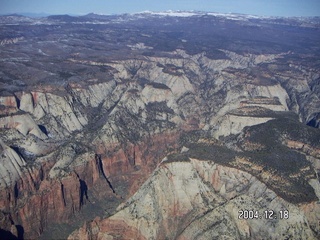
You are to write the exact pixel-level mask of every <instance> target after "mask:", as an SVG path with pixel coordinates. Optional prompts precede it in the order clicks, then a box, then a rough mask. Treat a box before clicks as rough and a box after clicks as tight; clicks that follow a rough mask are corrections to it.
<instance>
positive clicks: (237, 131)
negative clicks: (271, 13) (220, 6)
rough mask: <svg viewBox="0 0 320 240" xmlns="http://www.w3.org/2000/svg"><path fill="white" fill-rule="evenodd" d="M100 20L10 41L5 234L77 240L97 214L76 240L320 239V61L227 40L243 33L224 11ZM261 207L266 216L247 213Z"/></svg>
mask: <svg viewBox="0 0 320 240" xmlns="http://www.w3.org/2000/svg"><path fill="white" fill-rule="evenodd" d="M126 17H128V16H126ZM126 17H124V19H126ZM149 17H150V16H149ZM0 18H1V17H0ZM61 18H63V17H61ZM87 18H90V17H87ZM87 18H84V19H82V20H83V22H80V23H81V24H80V23H79V24H74V23H75V22H72V24H71V23H70V24H67V23H66V22H68V21H69V20H70V19H69V20H68V19H67V20H66V19H62V20H61V19H60V18H59V17H58V18H57V19H55V18H49V19H46V20H43V19H42V20H39V21H40V22H41V21H48V22H42V24H43V25H44V26H45V27H46V28H48V29H49V30H50V31H47V30H45V29H44V28H43V26H42V25H41V24H40V25H41V26H40V25H39V26H38V25H32V24H30V25H28V24H27V23H26V28H27V29H29V30H30V32H28V34H27V33H25V35H26V36H29V37H25V38H21V39H19V42H14V44H8V45H6V47H8V50H6V49H5V48H4V47H3V46H1V48H2V49H1V56H2V57H3V59H4V60H3V61H0V65H1V69H3V71H1V72H0V84H1V91H0V134H1V135H0V138H1V139H0V231H3V232H5V233H8V234H12V235H15V236H18V237H19V238H26V239H28V238H43V239H48V238H66V237H67V236H68V235H69V234H70V233H71V232H72V231H73V230H74V229H76V228H79V227H80V226H82V225H83V223H84V222H85V221H89V220H91V219H93V218H95V217H96V216H97V218H95V220H94V221H91V222H87V223H85V225H84V226H83V227H81V228H79V230H76V231H75V232H74V233H73V234H72V235H71V236H70V237H69V238H71V239H82V238H83V239H106V238H111V237H114V238H116V239H117V238H119V239H126V238H137V239H139V238H140V239H163V238H165V237H167V238H169V239H195V238H200V239H201V238H202V239H206V238H208V236H210V237H212V236H213V237H218V236H221V237H225V238H232V237H234V236H235V237H234V238H237V239H241V238H243V239H246V238H252V239H257V238H258V239H259V238H263V237H265V236H268V238H270V239H278V238H279V236H282V238H283V239H285V238H294V237H297V238H298V236H302V238H307V239H308V238H310V239H312V238H317V237H319V226H318V225H317V224H318V223H317V219H319V217H320V216H319V204H318V202H317V201H318V198H319V195H320V190H319V189H320V187H319V186H320V185H319V178H318V174H319V171H320V157H319V149H320V142H319V139H320V138H319V136H320V133H319V129H318V127H319V124H318V122H319V118H318V117H319V112H320V104H319V99H318V97H317V96H318V94H319V90H320V88H319V84H320V82H319V81H318V80H319V76H320V75H319V74H320V73H319V68H318V67H317V61H314V59H317V56H316V55H313V54H314V53H313V51H312V52H310V49H309V48H307V47H306V48H302V49H300V48H299V49H298V50H299V51H298V50H297V53H293V52H290V51H288V50H287V46H282V45H281V44H282V41H280V40H279V39H272V41H271V42H272V43H273V42H274V41H278V44H279V46H278V48H279V49H276V50H274V49H270V47H269V45H268V44H266V45H263V46H260V45H259V46H256V45H255V44H257V43H256V42H255V41H253V42H252V41H251V40H250V41H251V42H250V43H251V44H253V43H254V44H253V45H254V46H250V47H247V48H248V49H249V50H248V49H247V48H246V47H245V48H244V50H243V47H244V46H249V45H248V43H247V42H242V41H244V40H243V39H240V40H239V41H240V42H234V43H231V42H229V43H228V41H226V44H227V45H226V44H225V42H224V41H221V43H220V42H219V43H217V42H215V41H216V40H215V39H216V36H218V35H219V36H220V34H221V33H219V32H214V31H217V29H221V30H223V29H224V28H225V26H224V24H227V25H228V24H230V26H231V27H234V28H235V29H237V28H238V27H240V26H238V25H237V24H238V23H235V22H232V21H231V22H229V20H226V21H227V22H226V23H223V22H221V21H220V20H221V19H220V18H216V17H210V16H206V17H204V18H202V17H200V18H198V17H197V19H198V20H199V22H202V21H204V22H203V24H202V25H201V28H200V27H199V26H198V25H196V26H198V27H196V26H195V25H194V24H198V23H195V22H194V21H191V22H192V23H190V22H188V21H189V20H190V19H189V18H186V19H185V20H183V21H182V20H181V19H180V18H178V19H176V18H173V19H171V18H169V20H168V19H167V18H159V19H158V18H157V21H160V22H162V21H164V24H158V23H157V24H156V26H154V24H153V23H154V20H155V19H153V17H151V18H150V19H151V20H150V22H144V21H143V22H140V21H141V20H139V19H140V18H139V17H138V18H136V17H134V16H132V19H129V20H128V19H127V20H124V19H120V20H121V21H125V22H126V23H129V22H130V24H133V26H135V27H133V28H130V29H129V28H128V27H127V26H126V25H125V24H124V23H121V21H120V20H119V19H113V17H110V19H111V20H103V19H104V17H102V19H100V20H97V19H95V18H94V20H92V19H91V20H90V19H87ZM207 18H208V19H211V18H212V19H211V20H212V21H213V22H214V23H215V24H216V25H214V24H213V25H212V23H211V22H210V24H209V23H208V22H207V21H208V19H207ZM59 19H60V20H59ZM71 19H72V21H76V20H75V19H73V18H72V17H71ZM188 19H189V20H188ZM206 19H207V20H206ZM0 20H1V19H0ZM78 20H79V19H78ZM211 20H210V21H211ZM28 21H29V20H28ZM30 21H32V20H30ZM60 21H62V22H60ZM65 21H66V22H65ZM70 21H71V20H70ZM88 21H89V22H90V24H89V23H88ZM91 21H92V22H91ZM97 21H102V22H103V21H110V22H108V24H106V23H105V22H104V23H103V24H101V22H98V23H99V24H97ZM127 21H128V22H127ZM166 21H168V22H166ZM0 22H1V21H0ZM91 23H92V24H91ZM241 23H242V24H248V22H247V21H241ZM87 24H89V25H87ZM141 24H142V25H141ZM175 24H182V26H181V33H179V34H182V35H183V34H186V36H184V37H183V38H182V35H181V36H180V37H178V38H176V37H172V36H171V35H170V34H173V33H174V34H173V36H176V34H178V33H177V32H176V30H172V29H171V27H172V26H175ZM183 24H186V26H187V28H185V27H186V26H185V25H183ZM221 24H222V25H221ZM234 24H236V26H235V25H234ZM252 24H253V23H252ZM263 24H267V25H268V24H270V23H263ZM310 24H311V23H310ZM8 26H9V25H8ZM8 26H7V25H6V24H4V25H1V24H0V28H1V29H2V28H3V29H4V30H3V32H7V31H11V28H9V27H8ZM10 26H11V25H10ZM58 26H59V27H58ZM141 26H143V27H141ZM212 26H217V27H216V28H214V29H213V28H212ZM268 26H269V25H268ZM312 26H313V25H312ZM190 27H191V28H190ZM202 27H205V28H209V29H211V30H210V31H207V32H206V34H208V37H205V38H203V39H202V38H201V39H199V37H201V36H202V37H203V35H201V34H200V35H199V34H192V36H189V35H188V34H189V32H190V29H191V30H192V31H196V32H197V31H200V30H201V29H202ZM314 27H316V26H314ZM60 28H61V29H60ZM91 28H92V29H95V30H97V31H96V32H95V33H92V34H96V35H90V34H87V31H89V30H90V33H91ZM162 28H164V29H162ZM297 28H299V26H298V27H297ZM119 29H120V30H119ZM134 29H138V30H134ZM155 29H156V30H155ZM186 29H187V30H186ZM243 29H246V28H243ZM250 29H251V27H250ZM270 29H273V25H272V27H271V28H270ZM270 29H269V30H270ZM299 29H300V28H299ZM251 30H252V29H251ZM17 31H23V30H21V29H20V30H19V29H18V30H17ZM192 31H191V32H192ZM201 31H203V30H201ZM245 31H248V30H245ZM252 31H253V30H252ZM270 31H271V30H270ZM274 31H276V32H277V30H274ZM48 32H52V34H48ZM137 32H139V34H138V33H137ZM211 32H214V33H215V34H217V35H213V36H211V35H210V34H211ZM306 32H308V34H310V36H313V35H312V34H313V32H312V31H310V33H309V30H308V29H304V30H303V33H306ZM1 33H2V31H0V35H1ZM53 33H54V34H53ZM66 33H68V34H66ZM69 33H70V34H69ZM167 33H168V34H167ZM169 33H170V34H169ZM231 33H232V31H231ZM231 33H230V34H231ZM179 34H178V35H179ZM224 34H225V33H224ZM299 34H301V36H304V35H303V34H302V33H299ZM299 34H297V35H298V36H300V35H299ZM209 35H210V36H209ZM282 35H283V34H282ZM130 36H131V37H130ZM275 36H278V35H276V34H275ZM290 36H291V35H290ZM301 36H300V37H299V39H302V38H303V39H312V38H311V37H310V38H305V37H301ZM226 37H227V39H232V36H231V37H230V36H229V35H228V36H226ZM315 37H316V36H315ZM180 38H181V39H180ZM185 38H186V39H185ZM99 39H100V40H101V39H103V40H101V41H100V40H99ZM115 39H117V41H116V42H113V41H115ZM133 39H135V40H133ZM204 39H211V40H212V42H213V43H214V44H218V45H219V44H222V45H219V46H220V47H217V46H218V45H217V46H212V45H210V44H211V40H210V41H209V42H208V40H205V41H204V42H202V40H204ZM292 39H293V40H292V41H293V42H292V44H294V43H295V41H296V40H295V39H296V38H292ZM182 40H183V41H182ZM131 41H139V44H132V42H131ZM176 41H178V43H177V42H176ZM193 41H194V42H193ZM140 42H143V44H142V43H140ZM257 42H259V41H257ZM260 42H261V41H260ZM260 42H259V43H260ZM5 43H7V42H6V41H5ZM31 43H32V44H31ZM200 43H201V44H200ZM199 44H200V45H199ZM309 44H310V46H315V47H318V45H315V44H314V43H313V42H309ZM313 44H314V45H313ZM93 45H94V46H93ZM273 45H274V44H273ZM135 46H136V47H135ZM200 46H203V48H199V47H200ZM235 46H238V47H240V46H241V47H240V48H239V49H242V50H241V51H240V50H239V51H238V50H237V49H238V47H235ZM251 47H252V48H251ZM211 48H212V49H211ZM246 49H247V50H246ZM257 49H258V50H257ZM259 49H260V50H259ZM2 50H3V51H2ZM9 50H10V51H9ZM285 50H286V51H285ZM31 59H34V60H32V61H31ZM301 59H305V60H304V61H303V62H302V63H300V62H301ZM307 125H309V126H307ZM161 159H163V161H161ZM117 206H119V207H118V208H116V207H117ZM252 208H254V209H255V210H257V211H259V213H260V216H261V219H260V216H258V218H257V219H239V211H240V210H241V209H247V210H250V209H252ZM267 209H272V210H274V211H275V212H278V213H279V211H281V210H284V209H285V210H287V211H289V212H290V219H274V220H270V219H266V218H265V216H264V214H265V212H264V211H265V210H267ZM282 213H283V212H282ZM59 224H63V226H61V225H59ZM200 226H201V227H200Z"/></svg>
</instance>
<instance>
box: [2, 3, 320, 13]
mask: <svg viewBox="0 0 320 240" xmlns="http://www.w3.org/2000/svg"><path fill="white" fill-rule="evenodd" d="M165 10H182V11H185V10H196V11H206V12H219V13H243V14H254V15H261V16H284V17H290V16H320V0H0V14H11V13H47V14H73V15H84V14H87V13H91V12H94V13H99V14H119V13H136V12H142V11H165Z"/></svg>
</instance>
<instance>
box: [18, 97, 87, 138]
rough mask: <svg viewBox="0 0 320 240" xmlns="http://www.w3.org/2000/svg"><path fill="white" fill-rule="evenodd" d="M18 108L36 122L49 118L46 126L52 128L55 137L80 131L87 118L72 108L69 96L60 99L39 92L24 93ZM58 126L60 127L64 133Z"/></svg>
mask: <svg viewBox="0 0 320 240" xmlns="http://www.w3.org/2000/svg"><path fill="white" fill-rule="evenodd" d="M30 95H31V96H32V97H31V96H30ZM20 106H21V110H24V111H27V112H29V113H30V114H32V116H33V117H34V118H35V119H36V120H41V119H43V118H45V117H47V118H49V121H50V124H47V125H48V126H49V127H52V129H53V130H54V131H55V133H56V134H57V135H62V136H64V135H66V134H68V133H71V132H73V131H76V130H81V129H82V128H83V126H84V125H86V124H87V118H86V117H85V116H83V115H82V114H81V112H80V111H79V110H78V109H77V108H75V107H74V106H73V100H72V98H71V96H66V97H62V96H58V95H55V94H52V93H41V92H32V93H31V94H30V93H24V94H23V95H22V97H21V102H20ZM49 115H51V116H52V117H51V118H50V117H49ZM59 125H60V126H61V125H62V126H63V128H64V129H65V131H64V129H61V127H60V126H59ZM66 131H67V132H66Z"/></svg>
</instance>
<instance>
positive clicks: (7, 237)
mask: <svg viewBox="0 0 320 240" xmlns="http://www.w3.org/2000/svg"><path fill="white" fill-rule="evenodd" d="M16 228H17V232H18V237H17V236H15V235H13V234H12V233H11V232H10V231H7V230H4V229H1V228H0V239H4V240H18V239H19V240H20V239H23V235H24V230H23V227H22V226H21V225H16Z"/></svg>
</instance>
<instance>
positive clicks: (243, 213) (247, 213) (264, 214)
mask: <svg viewBox="0 0 320 240" xmlns="http://www.w3.org/2000/svg"><path fill="white" fill-rule="evenodd" d="M289 216H290V214H289V211H288V210H286V209H283V210H279V211H274V210H271V209H267V210H264V211H258V210H246V209H245V210H239V211H238V218H239V219H267V220H274V219H289Z"/></svg>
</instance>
